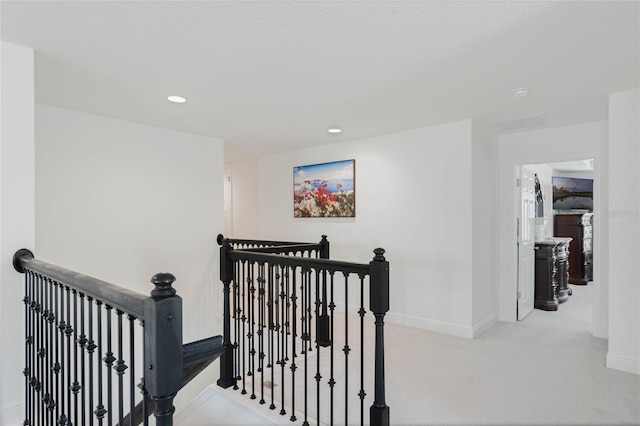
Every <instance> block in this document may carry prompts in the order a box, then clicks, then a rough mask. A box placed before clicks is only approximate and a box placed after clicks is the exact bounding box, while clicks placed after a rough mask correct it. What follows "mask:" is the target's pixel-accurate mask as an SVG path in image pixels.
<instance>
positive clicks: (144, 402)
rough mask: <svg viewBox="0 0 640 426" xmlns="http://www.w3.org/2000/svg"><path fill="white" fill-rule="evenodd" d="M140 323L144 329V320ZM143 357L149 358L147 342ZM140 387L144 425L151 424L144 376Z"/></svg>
mask: <svg viewBox="0 0 640 426" xmlns="http://www.w3.org/2000/svg"><path fill="white" fill-rule="evenodd" d="M140 323H141V324H142V328H143V329H144V321H141V322H140ZM143 335H144V330H143ZM142 359H143V360H146V359H147V345H145V344H143V345H142ZM143 369H144V363H143ZM138 387H139V388H140V392H141V393H142V423H143V425H144V426H149V415H150V414H151V413H149V407H148V403H149V400H150V398H149V393H148V392H147V388H146V386H145V383H144V377H142V378H141V379H140V384H139V385H138Z"/></svg>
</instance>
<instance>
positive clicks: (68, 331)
mask: <svg viewBox="0 0 640 426" xmlns="http://www.w3.org/2000/svg"><path fill="white" fill-rule="evenodd" d="M65 292H66V296H67V326H66V327H65V329H64V335H65V337H66V342H67V362H66V364H65V369H66V371H67V397H66V400H67V416H66V417H67V424H71V413H72V409H71V404H72V398H71V393H72V388H73V385H72V384H71V335H72V334H73V326H72V325H71V289H70V288H69V287H65Z"/></svg>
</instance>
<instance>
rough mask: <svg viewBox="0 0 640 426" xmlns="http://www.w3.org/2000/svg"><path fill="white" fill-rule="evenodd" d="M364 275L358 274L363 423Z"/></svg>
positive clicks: (361, 422)
mask: <svg viewBox="0 0 640 426" xmlns="http://www.w3.org/2000/svg"><path fill="white" fill-rule="evenodd" d="M364 278H365V277H364V275H360V310H359V311H358V314H359V315H360V392H359V393H358V396H359V397H360V424H361V425H364V397H365V396H367V394H366V393H365V391H364V315H365V314H366V313H367V311H365V309H364Z"/></svg>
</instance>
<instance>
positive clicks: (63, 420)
mask: <svg viewBox="0 0 640 426" xmlns="http://www.w3.org/2000/svg"><path fill="white" fill-rule="evenodd" d="M58 290H59V296H60V318H61V319H60V322H59V323H58V330H59V332H60V333H58V334H59V336H60V337H59V341H56V345H57V346H58V347H59V348H60V363H59V364H58V366H59V367H60V370H59V371H58V374H59V375H60V388H59V390H60V399H59V401H60V410H59V414H60V416H59V417H58V424H59V425H61V426H64V425H66V424H67V420H68V418H67V414H66V413H68V411H67V409H66V404H65V402H66V398H65V395H66V393H67V392H66V386H65V373H66V372H67V370H68V369H69V368H68V367H69V360H68V359H67V358H65V344H64V342H65V339H64V337H65V334H64V333H65V331H66V329H67V322H66V321H65V320H64V319H62V318H67V319H68V314H67V316H66V317H65V309H64V308H65V304H64V300H65V298H64V294H65V286H64V285H63V284H62V283H59V286H58ZM66 356H68V353H67V355H66ZM66 383H67V384H68V383H69V382H66Z"/></svg>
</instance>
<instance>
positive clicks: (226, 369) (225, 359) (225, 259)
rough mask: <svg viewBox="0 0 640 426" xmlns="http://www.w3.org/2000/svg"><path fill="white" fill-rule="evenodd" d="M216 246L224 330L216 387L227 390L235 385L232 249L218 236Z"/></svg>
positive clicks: (229, 244)
mask: <svg viewBox="0 0 640 426" xmlns="http://www.w3.org/2000/svg"><path fill="white" fill-rule="evenodd" d="M218 244H220V245H221V246H222V247H220V280H221V281H222V285H223V286H224V289H223V291H224V312H223V317H224V326H223V327H224V329H223V337H224V340H223V342H222V344H223V346H224V352H223V353H222V356H221V357H220V378H219V379H218V382H217V384H218V386H220V387H222V388H225V389H226V388H228V387H231V386H233V385H235V384H236V378H235V376H234V374H233V345H232V344H231V281H232V280H233V261H232V260H231V257H230V256H229V253H230V252H231V250H233V248H232V247H231V243H230V242H229V240H228V239H225V238H224V237H222V235H218Z"/></svg>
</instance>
